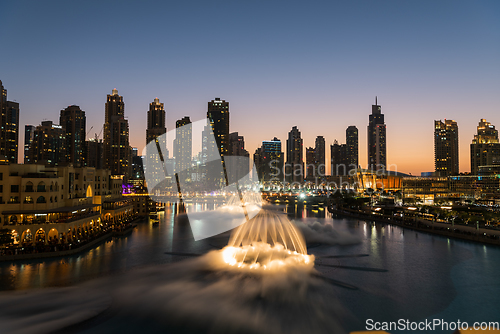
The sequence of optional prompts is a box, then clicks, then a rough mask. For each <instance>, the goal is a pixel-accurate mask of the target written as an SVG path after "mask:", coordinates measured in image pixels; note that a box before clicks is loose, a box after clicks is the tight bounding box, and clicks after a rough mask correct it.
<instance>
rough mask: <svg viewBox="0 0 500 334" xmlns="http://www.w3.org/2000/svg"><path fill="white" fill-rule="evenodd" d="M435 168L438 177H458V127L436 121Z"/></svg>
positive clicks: (453, 123) (454, 123) (450, 121)
mask: <svg viewBox="0 0 500 334" xmlns="http://www.w3.org/2000/svg"><path fill="white" fill-rule="evenodd" d="M434 166H435V171H436V173H437V175H438V176H449V175H458V173H459V168H458V167H459V166H458V125H457V122H455V121H453V120H449V119H445V121H444V122H442V121H440V120H439V121H434Z"/></svg>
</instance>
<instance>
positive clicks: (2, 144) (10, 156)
mask: <svg viewBox="0 0 500 334" xmlns="http://www.w3.org/2000/svg"><path fill="white" fill-rule="evenodd" d="M18 142H19V103H17V102H12V101H7V90H6V89H4V87H3V84H2V81H0V162H3V163H11V164H15V163H17V159H18V157H17V154H18V148H19V144H18Z"/></svg>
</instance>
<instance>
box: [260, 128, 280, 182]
mask: <svg viewBox="0 0 500 334" xmlns="http://www.w3.org/2000/svg"><path fill="white" fill-rule="evenodd" d="M254 163H255V168H256V169H257V172H258V175H259V180H260V181H261V182H283V152H282V151H281V141H280V140H279V139H278V138H276V137H274V138H273V139H272V140H265V141H263V142H262V146H261V147H259V148H258V149H257V150H256V151H255V154H254Z"/></svg>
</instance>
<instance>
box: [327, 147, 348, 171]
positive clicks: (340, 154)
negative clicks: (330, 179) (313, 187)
mask: <svg viewBox="0 0 500 334" xmlns="http://www.w3.org/2000/svg"><path fill="white" fill-rule="evenodd" d="M330 161H331V167H332V170H331V174H332V175H333V176H347V175H348V172H349V169H348V166H347V164H346V161H347V145H346V144H339V142H338V141H337V140H334V141H333V145H330Z"/></svg>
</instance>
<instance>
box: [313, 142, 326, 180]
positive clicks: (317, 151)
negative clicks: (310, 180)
mask: <svg viewBox="0 0 500 334" xmlns="http://www.w3.org/2000/svg"><path fill="white" fill-rule="evenodd" d="M314 145H315V146H314V166H315V167H314V169H315V172H316V177H318V178H321V179H323V178H324V177H325V176H326V166H325V138H323V136H317V137H316V141H315V144H314Z"/></svg>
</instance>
